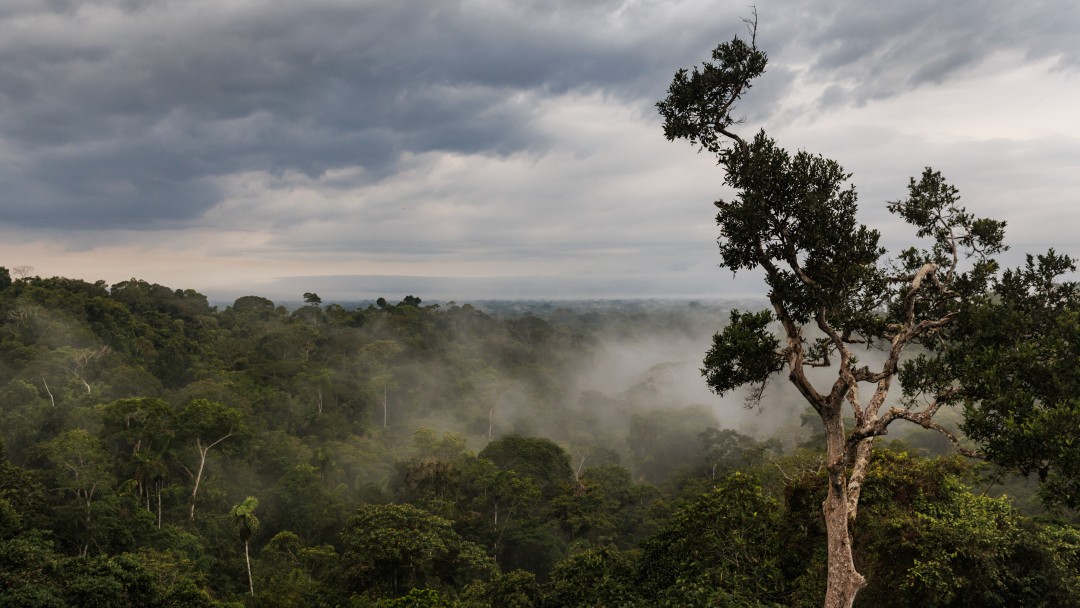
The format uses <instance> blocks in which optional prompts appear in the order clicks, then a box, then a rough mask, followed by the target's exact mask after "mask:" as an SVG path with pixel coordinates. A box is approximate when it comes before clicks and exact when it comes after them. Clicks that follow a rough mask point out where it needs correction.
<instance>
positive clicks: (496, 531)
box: [0, 271, 1080, 606]
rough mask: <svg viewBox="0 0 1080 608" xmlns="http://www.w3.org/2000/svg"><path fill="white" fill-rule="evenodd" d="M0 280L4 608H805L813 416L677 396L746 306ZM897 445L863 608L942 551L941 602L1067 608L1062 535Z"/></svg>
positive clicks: (922, 589)
mask: <svg viewBox="0 0 1080 608" xmlns="http://www.w3.org/2000/svg"><path fill="white" fill-rule="evenodd" d="M24 274H25V273H24ZM0 275H3V278H4V281H3V282H2V284H0V439H2V445H3V452H2V460H0V582H2V583H3V584H2V585H0V605H5V606H8V605H11V606H65V605H72V606H81V605H113V606H144V605H145V606H149V605H155V606H226V605H250V606H346V605H347V606H602V605H612V606H615V605H626V606H631V605H634V606H651V605H663V606H691V605H701V606H706V605H755V606H765V605H816V603H817V601H818V597H819V594H820V593H821V589H822V585H823V584H824V578H823V576H824V570H823V568H824V561H823V555H821V553H820V552H819V545H820V543H818V542H817V539H819V538H820V535H821V534H822V533H823V531H822V529H821V524H820V522H819V521H818V520H817V519H816V518H815V515H814V514H815V512H817V511H818V507H816V506H814V505H815V504H817V503H820V495H819V492H820V482H819V479H820V475H821V472H822V468H821V467H822V464H821V463H822V462H823V461H822V453H821V452H820V451H819V450H820V447H819V446H820V443H819V441H818V434H819V433H820V432H821V431H820V428H818V426H815V424H814V421H815V420H816V419H815V417H814V416H813V415H812V414H811V413H810V412H808V410H807V408H806V406H805V405H804V402H802V401H800V396H799V395H797V394H795V393H794V392H793V391H792V389H791V388H790V387H789V386H788V385H787V384H786V383H783V382H775V383H774V384H772V385H770V386H769V387H768V388H767V391H766V393H765V398H764V399H762V401H761V402H760V403H759V404H757V405H755V406H754V407H753V408H750V409H748V408H746V407H745V404H744V400H743V396H742V395H739V394H730V395H728V396H726V397H724V398H720V397H717V396H716V395H714V394H712V393H710V392H709V391H708V390H707V388H706V385H705V383H704V381H703V379H702V377H701V371H700V368H701V366H702V362H701V358H702V356H703V353H704V351H705V350H706V349H707V348H708V344H709V341H710V339H711V337H712V334H713V333H715V332H716V331H718V330H719V329H721V328H722V327H723V326H724V324H725V323H726V321H727V319H728V315H729V312H730V309H731V307H732V306H733V305H738V306H739V307H742V308H744V309H746V308H750V309H752V308H753V307H754V306H760V303H756V302H752V301H742V302H737V303H736V302H703V301H674V300H672V301H665V300H626V301H571V302H544V301H478V302H476V303H475V304H469V303H460V304H459V303H456V302H441V303H429V302H425V301H424V300H423V299H422V297H419V296H414V295H409V296H406V297H404V298H402V299H401V300H400V301H397V302H392V301H387V300H385V299H381V298H380V299H379V300H378V301H377V302H363V303H355V302H354V303H348V302H345V303H334V302H323V301H322V300H321V298H320V297H319V296H318V294H315V293H306V294H303V297H304V299H303V301H302V302H298V303H293V304H291V305H286V304H287V303H275V302H272V301H270V300H268V299H266V298H262V297H260V296H257V295H251V296H243V297H240V298H238V299H237V300H235V301H234V302H231V303H228V304H224V305H211V304H210V302H209V301H208V299H207V298H206V297H205V296H204V295H202V294H200V293H199V292H197V291H195V290H192V289H174V288H171V287H168V286H163V285H159V284H155V283H150V282H146V281H143V280H138V279H132V280H130V281H124V282H121V283H118V284H114V285H106V284H105V283H104V282H103V281H98V282H95V283H90V282H86V281H83V280H79V279H68V278H63V277H52V278H41V277H37V276H29V275H25V276H21V277H16V278H11V277H10V275H9V273H7V272H6V271H5V272H3V273H0ZM868 356H872V354H868ZM891 439H892V441H891V443H888V444H887V447H886V449H884V450H882V453H881V454H880V455H879V456H877V457H876V460H875V462H876V464H875V468H874V470H873V471H872V473H871V482H870V487H871V488H872V490H870V492H871V494H870V495H869V496H867V497H865V498H864V500H865V501H866V504H865V506H864V509H865V510H866V511H868V512H871V513H874V512H876V513H878V514H879V515H881V517H880V518H878V519H875V520H872V521H880V523H878V524H877V525H876V526H873V525H872V526H869V527H868V528H867V532H866V533H865V535H864V536H861V537H860V541H859V542H860V543H862V544H861V545H860V546H861V547H862V548H863V549H864V550H865V555H867V557H866V559H867V564H868V565H869V566H870V567H873V568H875V569H877V571H879V572H881V573H882V575H881V576H880V577H879V578H877V579H871V580H872V582H871V586H870V587H869V588H868V590H867V591H866V592H865V595H864V597H866V598H868V600H867V601H871V602H873V604H867V605H883V606H884V605H913V604H912V602H922V601H924V600H926V599H927V598H931V597H935V594H938V593H939V592H940V584H942V583H940V582H939V581H935V580H921V579H918V578H916V579H912V583H911V585H910V586H909V587H908V588H907V591H906V592H905V593H903V594H899V595H896V594H894V593H892V592H891V591H890V590H889V588H888V585H886V584H885V583H884V581H886V580H887V578H886V577H885V574H886V573H888V574H889V576H892V575H894V574H898V573H904V572H907V573H911V572H913V571H914V570H913V568H914V569H917V568H918V564H919V563H922V562H923V561H924V560H927V559H931V558H935V559H940V555H943V554H947V552H946V553H941V552H942V551H945V550H946V549H949V550H954V549H955V550H963V551H966V552H968V553H969V554H971V555H976V554H977V555H981V557H979V558H978V559H977V560H975V561H974V562H972V560H971V557H970V555H968V556H967V557H965V558H964V559H963V560H960V559H959V558H957V559H955V560H953V559H952V558H949V559H947V560H946V562H943V563H941V564H939V566H940V567H942V568H944V570H943V571H944V572H945V573H946V574H947V577H948V578H947V584H948V585H949V586H957V585H958V586H959V587H958V588H959V589H960V591H958V592H956V593H954V595H953V596H950V597H954V598H955V597H961V596H962V597H973V596H972V595H971V594H972V593H975V590H977V589H980V588H982V586H984V585H986V584H987V580H988V579H987V578H986V577H989V576H993V577H999V578H1001V577H1004V579H1007V580H1008V581H1010V582H1009V583H1008V586H1007V587H1006V586H999V587H996V588H995V589H996V591H995V593H997V594H998V595H995V596H994V597H1003V598H1006V599H1005V600H1003V601H1012V600H1013V599H1015V598H1016V597H1020V596H1017V595H1016V593H1021V592H1018V591H1015V590H1016V589H1022V588H1021V587H1017V586H1016V585H1015V584H1014V583H1015V582H1016V580H1021V579H1023V580H1029V581H1037V582H1038V583H1039V584H1040V585H1042V587H1041V588H1043V589H1048V590H1049V591H1044V592H1041V593H1043V594H1044V595H1045V596H1046V597H1049V598H1051V599H1053V602H1054V603H1053V605H1058V606H1066V605H1074V602H1075V598H1076V597H1077V596H1076V595H1075V594H1073V593H1072V592H1073V591H1074V590H1075V589H1076V586H1075V585H1076V584H1077V564H1080V532H1077V531H1076V529H1075V528H1073V527H1071V525H1070V524H1069V522H1070V521H1071V522H1073V523H1075V522H1076V519H1075V515H1074V514H1072V513H1071V512H1069V511H1062V510H1057V511H1047V510H1046V509H1045V508H1043V507H1042V506H1041V505H1040V503H1039V502H1038V500H1037V498H1036V492H1035V490H1036V488H1035V486H1034V485H1033V483H1032V482H1031V481H1029V480H1025V479H1023V478H1020V477H1016V476H1013V475H1009V474H1007V472H1006V471H1005V470H1003V469H999V468H994V467H989V466H986V465H977V464H976V463H974V462H972V461H967V460H964V459H960V458H958V457H956V456H948V455H947V454H949V453H950V448H949V446H948V444H947V443H946V442H943V441H940V440H938V439H937V438H936V435H933V434H929V435H928V434H926V433H925V432H924V433H914V432H912V433H908V434H901V435H899V436H897V437H896V438H891ZM897 476H899V477H897ZM875 479H877V480H880V481H879V482H878V483H877V485H875V483H873V480H875ZM897 479H906V480H907V481H897ZM1006 494H1008V495H1009V497H1005V496H1004V495H1006ZM972 509H974V510H972ZM1033 516H1038V518H1039V519H1033ZM896 530H904V532H903V534H905V535H907V537H908V538H910V539H911V540H910V543H909V544H906V545H905V546H906V547H907V548H906V549H904V550H903V551H902V552H900V553H896V552H895V550H885V549H884V547H885V546H886V544H882V543H886V540H887V539H888V538H891V535H894V534H895V533H896ZM732 543H735V544H734V545H733V544H732ZM986 543H990V544H992V545H993V546H994V547H995V551H994V552H992V553H983V554H980V553H979V549H978V547H979V546H985V545H986ZM950 548H951V549H950ZM1020 555H1024V556H1038V559H1040V560H1043V562H1040V563H1042V564H1043V565H1042V566H1040V568H1039V569H1037V570H1031V569H1027V568H1026V566H1024V564H1026V563H1028V562H1024V561H1023V560H1019V561H1018V556H1020ZM935 556H936V557H935ZM950 560H952V561H950ZM972 563H974V564H975V566H977V568H978V569H976V570H969V568H970V567H973V566H971V564H972ZM1047 564H1049V565H1047ZM1014 579H1015V580H1014ZM874 581H882V583H881V585H882V586H881V587H880V588H879V587H877V586H875V584H874ZM1005 590H1007V591H1008V593H1005ZM718 594H719V595H718ZM980 597H981V596H980ZM988 597H989V596H988ZM718 598H726V599H723V601H721V599H718ZM890 598H891V599H890ZM729 602H730V603H729ZM923 605H955V604H954V603H950V602H948V601H945V602H941V603H939V604H933V603H925V604H923ZM985 605H994V604H993V603H988V604H985ZM1001 605H1005V604H1001ZM1048 605H1049V604H1048Z"/></svg>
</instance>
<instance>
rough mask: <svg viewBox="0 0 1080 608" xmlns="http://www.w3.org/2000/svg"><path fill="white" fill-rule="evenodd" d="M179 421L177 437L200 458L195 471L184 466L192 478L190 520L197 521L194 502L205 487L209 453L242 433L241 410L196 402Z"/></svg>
mask: <svg viewBox="0 0 1080 608" xmlns="http://www.w3.org/2000/svg"><path fill="white" fill-rule="evenodd" d="M178 418H179V420H178V427H179V432H178V434H179V435H180V436H181V437H183V438H184V439H186V440H187V441H189V442H191V443H192V444H194V446H193V447H194V448H195V455H196V457H197V458H198V464H196V465H195V468H194V470H192V469H191V468H189V467H187V466H184V465H181V466H182V467H183V468H184V471H186V472H187V474H188V475H189V476H190V477H191V481H192V486H191V510H190V513H189V516H188V519H189V520H190V521H195V501H196V500H197V499H198V496H199V488H200V487H201V486H202V481H203V475H204V473H205V472H206V461H207V458H208V456H209V454H210V450H212V449H213V448H215V447H217V446H218V445H220V444H221V443H222V442H223V441H225V440H226V439H228V438H230V437H233V436H235V435H236V434H237V433H239V432H240V431H241V424H240V411H239V410H236V409H234V408H231V407H228V406H225V405H222V404H220V403H217V402H214V401H209V400H207V399H193V400H192V401H190V402H189V403H188V404H187V405H186V406H184V408H183V409H182V410H180V414H179V416H178Z"/></svg>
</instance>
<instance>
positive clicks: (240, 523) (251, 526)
mask: <svg viewBox="0 0 1080 608" xmlns="http://www.w3.org/2000/svg"><path fill="white" fill-rule="evenodd" d="M258 506H259V499H257V498H255V497H254V496H248V497H247V498H245V499H244V502H242V503H240V504H238V505H236V506H234V507H233V508H232V511H231V512H230V515H231V516H232V522H233V526H234V527H235V528H236V533H237V534H238V535H239V536H240V542H242V543H244V562H245V563H246V564H247V575H248V591H249V592H250V593H251V595H255V583H254V582H253V580H252V578H251V553H250V551H249V550H248V546H249V544H250V542H251V537H252V536H254V535H255V533H257V532H258V531H259V518H258V517H256V516H255V508H256V507H258Z"/></svg>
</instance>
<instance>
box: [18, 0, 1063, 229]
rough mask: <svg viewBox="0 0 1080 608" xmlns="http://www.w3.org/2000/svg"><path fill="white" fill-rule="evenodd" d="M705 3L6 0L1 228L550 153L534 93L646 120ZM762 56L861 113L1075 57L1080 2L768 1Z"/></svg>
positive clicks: (704, 29)
mask: <svg viewBox="0 0 1080 608" xmlns="http://www.w3.org/2000/svg"><path fill="white" fill-rule="evenodd" d="M715 5H716V3H715V2H702V3H699V4H698V3H692V2H678V1H673V2H632V1H621V0H610V1H608V0H604V1H592V2H584V1H580V0H575V1H552V0H545V1H534V2H523V1H505V2H504V1H480V2H469V1H464V0H463V1H458V2H455V1H452V0H437V1H429V2H391V1H368V2H363V1H354V0H348V1H346V0H337V1H335V0H313V1H310V2H303V3H300V2H295V3H289V2H229V1H218V2H205V1H191V2H166V1H164V0H162V1H153V0H142V1H137V0H127V1H119V0H116V1H93V0H85V1H81V2H80V1H75V0H68V1H61V0H49V1H41V0H9V1H8V2H6V3H4V5H3V6H2V7H0V222H7V223H11V224H17V225H23V226H54V227H73V228H80V229H81V228H92V227H107V226H108V227H118V226H119V227H131V228H153V227H160V226H162V225H166V226H175V225H183V223H184V222H186V221H190V220H193V219H195V218H198V217H199V216H200V215H201V214H203V213H204V212H205V211H206V210H208V209H209V208H211V207H212V206H213V205H215V204H216V203H217V202H218V201H219V199H220V197H221V193H219V192H216V191H215V183H216V182H215V178H218V177H222V176H227V175H232V174H237V173H244V172H249V171H264V172H268V173H270V174H273V175H281V174H285V173H289V172H298V173H302V174H305V175H307V176H319V175H321V174H323V173H324V172H326V171H328V170H333V169H338V168H345V167H363V168H364V171H363V179H365V180H369V181H375V180H379V179H381V178H383V177H385V176H387V175H390V174H392V173H393V172H394V171H395V169H396V168H397V163H398V161H399V160H400V159H401V158H402V155H403V154H405V153H422V152H426V151H432V150H441V151H451V152H459V153H466V154H468V153H481V154H485V155H495V156H501V155H508V154H512V153H515V152H521V151H527V152H530V153H535V154H543V153H544V152H546V151H547V150H549V149H550V148H552V147H554V146H557V145H558V142H557V141H556V140H557V135H553V134H551V133H541V132H539V131H538V130H537V129H536V127H535V121H534V120H533V119H534V112H535V111H536V107H537V105H538V104H539V103H542V102H543V101H544V100H545V99H550V98H552V97H553V96H557V95H560V94H564V93H567V92H581V93H588V92H594V91H602V92H603V93H604V94H606V95H611V96H614V97H615V98H618V99H620V100H622V101H629V102H632V103H637V104H639V105H640V106H641V107H642V108H643V111H644V112H649V111H650V109H649V107H648V106H649V105H650V104H651V102H652V101H653V100H655V99H656V98H658V97H659V96H662V94H663V91H664V89H665V87H666V83H667V82H669V81H670V78H671V74H672V73H673V72H674V70H675V69H677V68H679V67H686V66H690V65H693V64H695V63H697V62H698V61H699V60H700V59H702V58H704V57H705V56H707V53H708V49H710V48H711V47H712V46H714V45H715V44H716V43H717V42H719V41H722V40H727V39H729V38H730V37H731V36H732V35H733V34H735V33H740V32H741V31H742V26H741V24H740V23H739V18H740V17H741V16H744V15H745V13H746V11H747V9H746V8H745V7H743V6H741V5H739V6H731V7H724V8H719V9H718V8H717V7H716V6H715ZM758 11H759V13H760V15H761V22H762V23H761V38H760V41H761V44H762V46H763V48H766V49H768V50H769V52H770V55H772V57H773V59H774V63H773V65H772V66H770V72H769V75H768V78H766V79H763V80H762V81H761V83H760V84H759V85H758V86H757V87H755V90H754V94H755V96H756V97H755V98H754V99H755V101H754V105H751V106H749V109H748V110H747V112H748V114H750V116H751V118H760V117H762V116H764V115H765V114H767V113H768V112H769V111H771V109H772V108H773V107H774V104H775V103H777V101H778V100H779V99H780V98H781V97H782V96H783V95H784V93H785V92H786V91H787V89H788V87H790V86H791V85H790V83H791V81H792V80H793V79H792V78H791V75H792V74H794V73H795V72H794V71H793V70H794V68H792V67H789V66H792V65H797V64H798V65H802V64H804V65H802V67H801V68H800V69H805V71H806V74H807V76H808V77H809V78H810V79H818V80H820V81H821V82H823V83H826V84H833V85H835V86H832V87H830V88H828V90H827V92H826V94H825V95H824V96H823V97H822V98H821V100H820V102H819V103H823V104H829V105H834V104H835V105H843V104H858V103H861V102H863V101H865V100H867V99H872V98H878V97H884V96H889V95H892V94H896V93H898V92H900V91H903V90H905V89H906V88H910V87H914V86H920V85H923V84H933V83H939V82H942V81H944V80H946V79H948V78H949V77H950V76H951V75H953V74H955V73H957V72H958V71H960V70H963V69H966V68H968V67H970V66H971V65H973V64H975V63H976V62H978V61H981V60H982V59H983V58H985V57H986V56H987V55H988V54H989V53H991V52H993V51H998V50H1005V51H1017V52H1020V53H1023V54H1024V55H1026V56H1028V57H1031V58H1040V57H1059V59H1060V62H1061V64H1062V65H1066V66H1067V65H1076V64H1077V51H1076V50H1075V44H1074V43H1073V33H1074V32H1075V31H1076V26H1077V25H1078V24H1080V19H1078V18H1077V9H1076V8H1074V7H1073V5H1072V3H1071V2H1067V1H1064V0H1061V1H1058V2H1044V3H1024V4H1020V3H1009V2H1005V1H994V2H988V3H987V2H983V3H978V2H953V3H941V2H926V1H924V2H892V3H869V2H854V1H848V2H843V3H838V2H835V1H831V0H830V1H829V2H825V1H820V2H775V3H761V4H760V5H759V7H758Z"/></svg>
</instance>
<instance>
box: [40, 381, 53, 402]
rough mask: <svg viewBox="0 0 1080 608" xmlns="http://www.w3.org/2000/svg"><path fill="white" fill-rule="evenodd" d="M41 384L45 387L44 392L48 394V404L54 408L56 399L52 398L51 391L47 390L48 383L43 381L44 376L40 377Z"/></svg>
mask: <svg viewBox="0 0 1080 608" xmlns="http://www.w3.org/2000/svg"><path fill="white" fill-rule="evenodd" d="M41 383H42V384H44V385H45V392H46V393H48V394H49V403H51V404H52V406H53V407H56V398H55V397H53V394H52V391H50V390H49V383H48V382H46V381H45V376H42V377H41Z"/></svg>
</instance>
